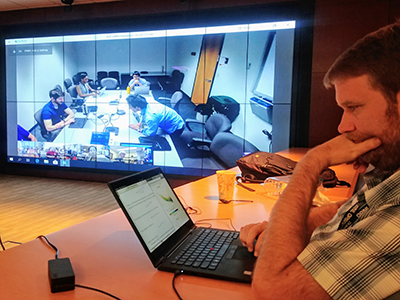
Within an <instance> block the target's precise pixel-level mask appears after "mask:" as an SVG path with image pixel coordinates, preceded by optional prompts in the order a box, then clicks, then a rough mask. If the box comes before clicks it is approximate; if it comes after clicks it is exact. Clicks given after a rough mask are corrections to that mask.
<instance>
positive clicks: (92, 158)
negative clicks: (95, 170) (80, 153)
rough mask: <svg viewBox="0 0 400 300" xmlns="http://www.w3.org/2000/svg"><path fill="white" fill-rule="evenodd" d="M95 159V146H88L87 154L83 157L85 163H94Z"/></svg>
mask: <svg viewBox="0 0 400 300" xmlns="http://www.w3.org/2000/svg"><path fill="white" fill-rule="evenodd" d="M96 158H97V148H96V147H95V146H90V147H89V149H88V153H87V155H86V157H85V160H86V161H96Z"/></svg>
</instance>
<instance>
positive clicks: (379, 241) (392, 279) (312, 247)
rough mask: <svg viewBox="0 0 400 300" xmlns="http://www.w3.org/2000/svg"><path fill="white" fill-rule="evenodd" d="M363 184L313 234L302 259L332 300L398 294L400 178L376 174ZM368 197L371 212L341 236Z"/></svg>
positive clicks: (395, 174)
mask: <svg viewBox="0 0 400 300" xmlns="http://www.w3.org/2000/svg"><path fill="white" fill-rule="evenodd" d="M364 181H365V183H366V185H365V186H364V187H363V188H362V189H360V191H358V192H357V193H356V194H355V195H354V196H353V197H352V198H351V199H350V200H349V201H348V202H347V203H346V204H344V205H343V206H342V207H341V208H340V209H339V210H338V212H337V214H336V215H335V216H334V217H333V219H332V220H331V221H329V222H328V223H327V224H325V225H323V226H321V227H319V228H317V229H316V230H315V231H314V233H313V235H312V237H311V240H310V243H309V244H308V245H307V247H306V248H305V249H304V250H303V252H302V253H300V255H299V256H298V260H299V261H300V263H301V264H302V265H303V266H304V268H305V269H306V270H307V271H308V272H309V273H310V274H311V276H313V277H314V279H315V280H316V281H317V282H318V283H319V284H320V285H321V286H322V287H323V288H324V289H325V291H326V292H327V293H328V294H329V295H330V296H331V297H332V298H333V299H384V298H386V297H388V296H390V295H392V294H394V293H395V292H396V291H399V290H400V205H399V204H400V172H396V173H394V174H393V175H390V174H387V173H386V174H385V173H383V172H380V171H379V170H373V171H371V172H369V173H367V174H365V175H364ZM364 196H365V201H366V202H367V204H368V206H369V209H368V210H367V211H366V212H365V213H364V214H362V215H361V216H360V218H359V220H358V221H357V222H355V223H354V224H353V225H352V226H350V227H349V228H347V229H341V230H338V227H339V224H340V222H341V221H342V219H343V217H344V215H346V213H347V211H348V210H349V209H350V207H352V206H353V205H354V204H355V203H356V202H357V201H359V199H363V198H364ZM397 296H400V295H397ZM393 299H400V297H399V298H397V297H395V298H393Z"/></svg>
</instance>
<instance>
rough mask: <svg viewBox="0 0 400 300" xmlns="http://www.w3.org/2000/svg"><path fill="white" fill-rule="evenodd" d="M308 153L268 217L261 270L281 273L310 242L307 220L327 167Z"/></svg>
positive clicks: (312, 154)
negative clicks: (322, 174) (320, 177)
mask: <svg viewBox="0 0 400 300" xmlns="http://www.w3.org/2000/svg"><path fill="white" fill-rule="evenodd" d="M315 154H316V153H308V154H306V156H305V157H304V158H303V159H302V160H301V161H300V162H299V163H298V164H297V166H296V169H295V172H294V173H293V175H292V178H291V180H290V182H289V184H288V186H287V187H286V189H285V190H284V192H283V193H282V195H281V197H280V198H279V200H278V201H277V203H276V205H275V206H274V209H273V211H272V213H271V217H270V220H269V224H268V228H267V231H266V234H265V237H264V243H263V247H262V249H261V253H260V258H261V257H262V255H263V256H265V259H262V262H263V269H264V268H266V269H268V270H269V271H268V272H270V273H271V272H273V273H275V272H280V271H282V270H283V269H284V268H285V267H286V266H288V265H289V264H290V263H291V262H293V260H295V259H296V257H297V256H298V255H299V254H300V252H301V251H302V250H303V249H304V248H305V246H306V245H307V243H308V242H309V237H310V236H309V231H308V218H309V213H310V208H311V204H312V199H313V198H314V195H315V192H316V188H317V186H318V182H319V175H320V173H321V171H322V170H323V169H324V168H325V167H326V166H325V165H323V164H322V163H321V162H320V161H319V160H318V159H317V158H316V157H315Z"/></svg>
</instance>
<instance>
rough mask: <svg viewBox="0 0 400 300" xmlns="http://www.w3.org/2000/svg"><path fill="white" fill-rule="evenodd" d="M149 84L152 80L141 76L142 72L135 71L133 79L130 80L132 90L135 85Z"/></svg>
mask: <svg viewBox="0 0 400 300" xmlns="http://www.w3.org/2000/svg"><path fill="white" fill-rule="evenodd" d="M143 85H144V86H148V85H150V82H148V81H147V80H146V79H144V78H140V72H139V71H135V72H133V74H132V79H131V81H129V83H128V86H129V88H130V89H131V91H132V90H133V89H134V87H135V86H143Z"/></svg>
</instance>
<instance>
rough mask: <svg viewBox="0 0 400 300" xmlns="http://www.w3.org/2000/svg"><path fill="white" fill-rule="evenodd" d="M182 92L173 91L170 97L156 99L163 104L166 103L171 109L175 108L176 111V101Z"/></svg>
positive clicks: (179, 98) (180, 97) (181, 95)
mask: <svg viewBox="0 0 400 300" xmlns="http://www.w3.org/2000/svg"><path fill="white" fill-rule="evenodd" d="M182 98H183V94H182V92H179V91H178V92H175V93H173V94H172V96H171V98H168V97H158V101H159V102H160V103H162V104H164V105H167V106H169V107H171V108H173V109H175V110H176V112H177V113H179V111H178V102H179V101H180V100H182Z"/></svg>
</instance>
